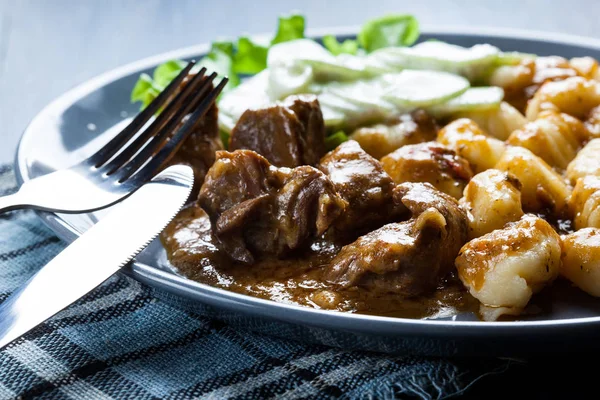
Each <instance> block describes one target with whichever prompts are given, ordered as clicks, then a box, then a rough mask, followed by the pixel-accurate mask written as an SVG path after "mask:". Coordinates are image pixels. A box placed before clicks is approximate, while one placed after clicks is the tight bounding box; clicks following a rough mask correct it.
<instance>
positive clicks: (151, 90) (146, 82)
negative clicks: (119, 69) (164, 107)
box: [131, 74, 160, 109]
mask: <svg viewBox="0 0 600 400" xmlns="http://www.w3.org/2000/svg"><path fill="white" fill-rule="evenodd" d="M159 93H160V90H158V89H157V88H155V87H154V80H153V79H152V77H151V76H150V75H148V74H141V75H140V77H139V79H138V80H137V82H136V83H135V86H134V87H133V90H132V91H131V102H132V103H135V102H137V101H139V102H141V103H142V109H144V108H146V106H147V105H148V104H150V102H152V100H154V98H155V97H156V96H158V94H159Z"/></svg>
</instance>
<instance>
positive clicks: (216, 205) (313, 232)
mask: <svg viewBox="0 0 600 400" xmlns="http://www.w3.org/2000/svg"><path fill="white" fill-rule="evenodd" d="M198 202H199V204H200V205H201V206H202V208H204V209H205V210H206V212H207V213H208V215H209V216H210V219H211V221H212V224H213V229H214V232H215V234H216V236H217V237H218V238H219V240H220V242H221V246H222V248H223V249H224V250H225V251H226V252H227V253H228V254H229V255H230V256H231V257H232V258H233V259H234V260H235V261H238V262H243V263H252V262H254V260H255V257H257V256H258V257H262V256H267V255H270V256H275V257H279V256H283V255H284V254H286V253H288V252H289V251H291V250H294V249H297V248H299V247H301V246H303V245H304V244H305V243H306V242H307V241H308V239H310V238H314V237H317V236H320V235H322V234H323V233H324V232H325V230H327V228H329V226H330V225H331V224H332V223H333V221H334V220H335V219H336V218H337V217H338V216H339V215H340V214H341V213H342V211H343V210H344V208H345V207H346V203H345V202H344V201H343V200H342V199H341V198H340V196H339V195H338V194H337V193H336V191H335V189H334V185H333V183H332V182H331V181H330V180H329V179H328V178H327V177H326V176H325V174H323V173H322V172H321V171H319V170H317V169H316V168H313V167H310V166H302V167H298V168H294V169H289V168H276V167H273V166H272V165H270V164H269V162H268V161H267V160H266V159H265V158H264V157H262V156H261V155H259V154H257V153H255V152H254V151H251V150H236V151H234V152H226V151H219V152H217V161H216V162H215V164H214V165H213V166H212V168H211V169H210V170H209V171H208V174H207V176H206V179H205V181H204V184H203V185H202V188H201V190H200V195H199V197H198Z"/></svg>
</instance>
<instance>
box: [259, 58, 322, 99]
mask: <svg viewBox="0 0 600 400" xmlns="http://www.w3.org/2000/svg"><path fill="white" fill-rule="evenodd" d="M313 79H314V71H313V68H312V67H311V66H309V65H304V64H294V65H289V66H274V67H272V68H270V69H269V84H268V87H267V93H268V94H269V97H270V98H271V99H273V100H280V99H284V98H286V97H287V96H289V95H292V94H298V93H307V92H308V90H309V85H310V84H311V83H312V81H313Z"/></svg>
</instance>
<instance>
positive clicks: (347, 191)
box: [319, 140, 396, 233]
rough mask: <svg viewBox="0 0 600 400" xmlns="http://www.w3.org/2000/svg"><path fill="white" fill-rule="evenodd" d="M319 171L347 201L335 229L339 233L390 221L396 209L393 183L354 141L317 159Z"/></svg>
mask: <svg viewBox="0 0 600 400" xmlns="http://www.w3.org/2000/svg"><path fill="white" fill-rule="evenodd" d="M319 169H321V171H323V172H324V173H325V174H327V176H328V177H329V179H331V181H332V182H333V184H334V185H335V190H336V191H337V192H338V193H339V194H340V196H341V197H342V198H343V199H344V200H346V201H347V202H348V207H347V209H346V211H345V212H344V214H343V215H342V216H341V217H340V218H338V219H337V221H336V222H335V227H336V229H337V230H338V231H340V232H341V233H354V232H356V231H359V233H360V232H361V231H364V230H365V229H368V228H373V227H379V226H381V225H382V224H384V223H386V222H390V221H392V220H393V218H394V215H395V214H396V207H395V205H394V202H393V196H392V190H393V189H394V182H393V181H392V178H390V176H389V175H388V174H387V173H386V172H385V171H384V170H383V167H382V166H381V163H380V162H379V161H377V160H376V159H374V158H373V157H371V156H370V155H368V154H367V153H366V152H365V151H364V150H363V149H362V148H361V147H360V145H359V144H358V143H357V142H355V141H354V140H349V141H347V142H344V143H342V144H341V145H339V146H338V147H337V148H336V149H335V150H333V151H330V152H329V153H327V154H326V155H325V157H323V158H322V159H321V162H320V163H319Z"/></svg>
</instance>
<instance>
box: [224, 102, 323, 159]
mask: <svg viewBox="0 0 600 400" xmlns="http://www.w3.org/2000/svg"><path fill="white" fill-rule="evenodd" d="M229 149H230V150H238V149H248V150H254V151H256V152H257V153H259V154H261V155H262V156H263V157H265V158H266V159H267V160H269V162H270V163H271V164H273V165H275V166H277V167H290V168H293V167H298V166H300V165H316V164H317V163H318V162H319V159H320V158H321V156H323V154H325V124H324V122H323V114H322V113H321V107H320V106H319V101H318V100H317V97H316V96H314V95H302V96H290V97H288V98H287V99H286V100H285V101H284V102H283V103H281V104H278V105H274V106H271V107H267V108H261V109H254V110H252V109H251V110H246V111H245V112H244V113H243V114H242V116H241V117H240V119H239V121H238V122H237V124H236V125H235V127H234V128H233V130H232V132H231V142H230V145H229Z"/></svg>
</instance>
